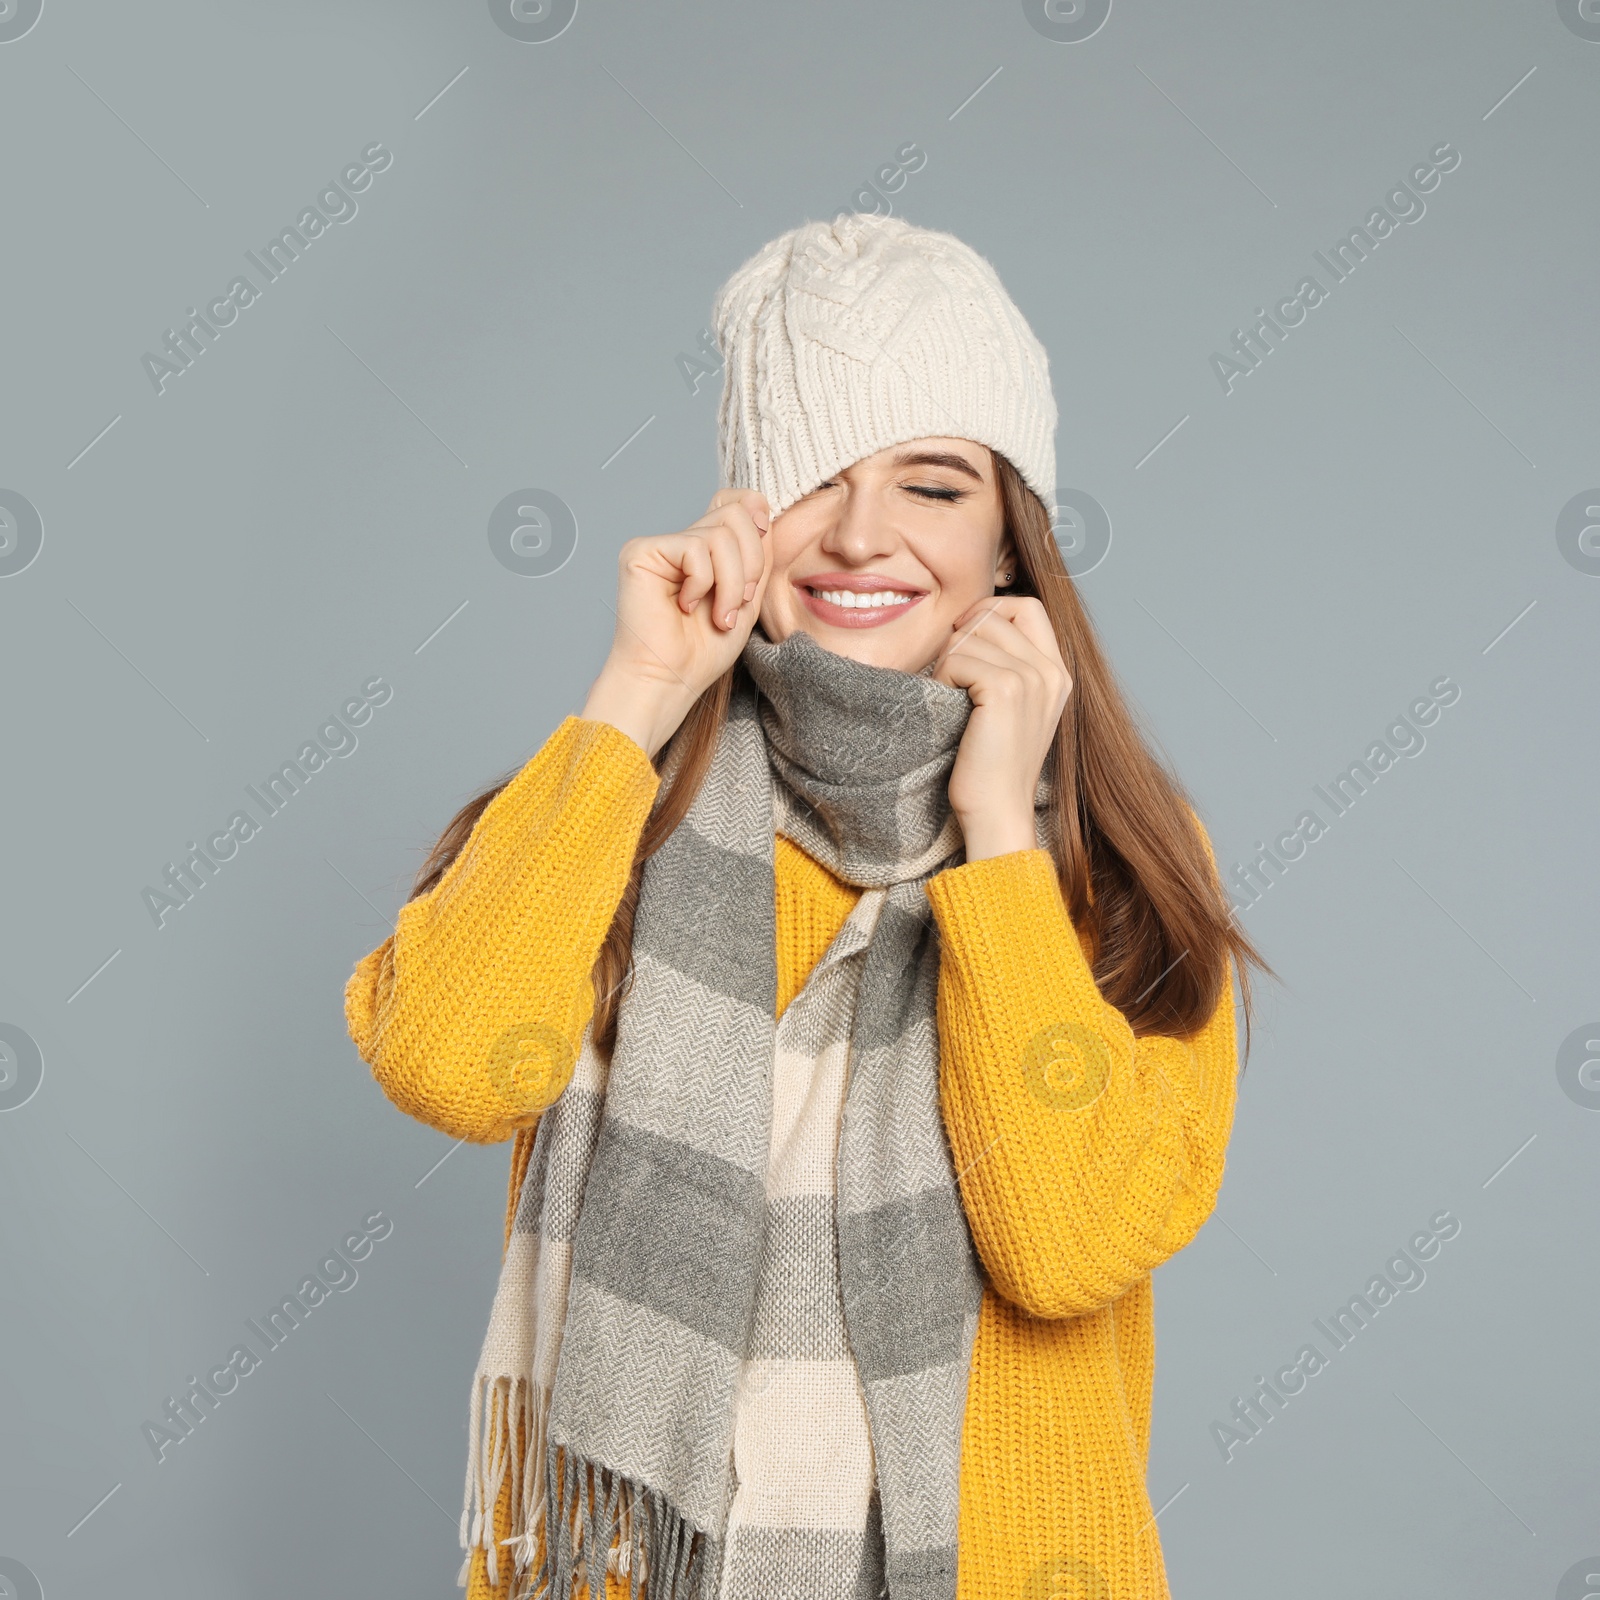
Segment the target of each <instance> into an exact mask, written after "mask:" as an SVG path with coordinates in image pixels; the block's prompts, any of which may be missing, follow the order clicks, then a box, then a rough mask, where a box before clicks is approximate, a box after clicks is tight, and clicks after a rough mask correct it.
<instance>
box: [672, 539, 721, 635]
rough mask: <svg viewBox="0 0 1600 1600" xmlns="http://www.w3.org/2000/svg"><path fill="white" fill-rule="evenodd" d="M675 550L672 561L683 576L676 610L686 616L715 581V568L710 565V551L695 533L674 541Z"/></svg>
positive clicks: (703, 540)
mask: <svg viewBox="0 0 1600 1600" xmlns="http://www.w3.org/2000/svg"><path fill="white" fill-rule="evenodd" d="M673 544H674V545H675V546H676V548H675V549H674V550H673V552H672V559H673V560H674V561H675V562H676V564H677V567H678V570H679V571H680V572H681V573H682V574H683V582H682V583H681V584H679V586H678V609H679V610H680V611H682V612H684V613H685V614H686V615H687V614H688V613H690V612H692V611H693V610H694V608H695V607H696V606H697V605H699V604H700V602H701V601H702V600H703V599H704V598H705V597H706V595H707V593H709V591H710V589H711V586H712V585H713V584H714V583H715V582H716V581H717V574H716V568H715V567H714V566H713V565H712V563H711V551H710V550H709V549H708V548H707V546H706V541H705V539H704V538H703V537H701V535H699V534H697V533H685V534H683V535H681V536H680V538H679V539H677V540H674V541H673Z"/></svg>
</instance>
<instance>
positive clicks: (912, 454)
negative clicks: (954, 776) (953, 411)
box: [760, 438, 1013, 672]
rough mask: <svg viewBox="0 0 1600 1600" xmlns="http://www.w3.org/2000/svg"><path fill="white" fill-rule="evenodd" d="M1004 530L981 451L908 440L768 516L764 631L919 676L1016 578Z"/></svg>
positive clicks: (990, 460) (990, 462)
mask: <svg viewBox="0 0 1600 1600" xmlns="http://www.w3.org/2000/svg"><path fill="white" fill-rule="evenodd" d="M1004 522H1005V518H1004V510H1003V506H1002V502H1001V496H1000V485H999V482H998V481H997V479H996V476H995V467H994V457H993V455H992V454H991V453H990V451H989V449H988V447H987V446H985V445H981V444H974V443H973V442H972V440H970V439H944V438H936V439H913V440H910V441H909V442H908V443H906V444H897V445H892V446H890V448H889V449H887V450H880V451H879V452H878V453H877V454H876V455H871V456H866V457H864V458H863V459H862V460H860V461H857V462H856V463H855V464H854V465H853V466H849V467H846V468H845V469H844V470H843V471H842V472H840V473H839V474H838V475H837V476H835V477H832V478H829V479H828V480H827V481H826V482H825V483H822V484H819V485H818V486H817V487H816V488H815V489H813V490H812V491H811V493H810V494H808V495H806V496H805V497H804V498H803V499H801V500H797V501H796V502H795V503H794V504H793V505H792V506H790V507H789V508H788V510H786V511H785V512H783V513H782V514H781V515H780V516H778V517H775V518H774V519H773V522H772V527H771V530H770V532H769V533H768V535H767V537H768V540H769V541H770V543H771V547H772V573H771V577H770V578H769V580H768V583H767V589H766V593H765V595H764V596H763V599H762V604H761V619H760V620H761V627H762V630H763V631H764V632H765V633H766V635H767V637H768V638H769V639H771V640H772V641H773V643H775V644H776V643H777V642H779V641H780V640H782V639H786V638H787V637H788V636H789V635H790V634H791V633H793V632H795V631H796V630H797V629H799V630H801V631H803V632H805V633H809V634H810V635H811V636H812V637H813V638H814V639H815V640H816V641H817V643H818V644H820V645H822V646H823V647H824V648H825V649H828V650H832V651H833V652H834V653H835V654H836V655H841V656H849V657H851V658H852V659H853V660H856V661H864V662H867V663H868V664H869V665H871V666H878V667H894V668H897V669H898V670H899V671H901V672H920V671H921V670H922V669H923V668H924V667H925V666H927V665H928V663H929V662H931V661H932V660H934V659H935V657H937V655H938V654H939V652H940V650H941V649H942V648H943V647H944V644H945V642H946V640H948V639H949V637H950V632H951V628H952V626H953V625H954V623H955V619H956V618H957V617H959V616H960V615H961V613H962V612H963V611H965V610H966V609H967V608H968V607H969V606H970V605H972V604H973V602H974V601H977V600H982V599H984V598H985V597H986V596H988V595H990V594H993V593H994V589H995V585H996V583H997V581H998V579H999V576H1000V574H1001V573H1003V572H1006V571H1010V570H1013V565H1012V559H1011V548H1010V541H1009V540H1008V539H1006V538H1005V537H1004V531H1005V530H1004ZM879 596H883V597H885V599H884V601H883V603H874V602H875V601H876V599H877V597H879Z"/></svg>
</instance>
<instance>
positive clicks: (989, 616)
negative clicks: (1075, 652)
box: [950, 597, 1066, 673]
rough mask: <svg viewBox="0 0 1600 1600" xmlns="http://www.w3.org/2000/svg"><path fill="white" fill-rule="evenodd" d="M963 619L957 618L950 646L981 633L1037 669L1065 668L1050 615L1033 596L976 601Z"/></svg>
mask: <svg viewBox="0 0 1600 1600" xmlns="http://www.w3.org/2000/svg"><path fill="white" fill-rule="evenodd" d="M963 616H964V617H965V618H966V619H967V620H966V621H965V622H962V621H961V620H960V619H957V623H956V630H955V633H954V635H953V636H952V639H951V644H950V648H959V647H960V641H963V640H965V639H968V638H973V637H977V636H979V635H980V634H981V635H982V636H983V637H986V638H989V639H994V640H997V641H1000V642H1002V643H1003V644H1004V645H1005V646H1006V648H1007V649H1009V650H1011V651H1013V652H1014V653H1016V654H1017V655H1019V656H1021V657H1023V658H1024V659H1025V660H1028V661H1030V662H1032V663H1033V664H1034V665H1035V666H1037V667H1039V668H1040V669H1041V670H1044V671H1049V670H1050V669H1051V668H1052V667H1054V668H1055V669H1057V670H1059V671H1061V672H1063V673H1064V672H1065V671H1066V662H1065V661H1063V660H1062V658H1061V647H1060V645H1059V644H1058V643H1057V642H1056V636H1055V630H1054V629H1053V628H1052V627H1051V626H1050V618H1049V616H1048V615H1047V614H1046V613H1045V609H1044V607H1043V606H1042V605H1040V604H1039V602H1038V601H1037V600H1033V599H1029V598H1023V597H1017V598H1014V599H1007V600H1001V601H989V602H980V603H979V604H978V605H977V606H974V607H972V608H970V610H969V611H968V612H964V613H963Z"/></svg>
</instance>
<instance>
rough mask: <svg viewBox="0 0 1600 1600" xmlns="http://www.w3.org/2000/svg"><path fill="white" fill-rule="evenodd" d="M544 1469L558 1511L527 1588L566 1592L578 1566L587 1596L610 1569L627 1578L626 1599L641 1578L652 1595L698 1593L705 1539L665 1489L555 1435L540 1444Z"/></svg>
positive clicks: (551, 1595) (671, 1597)
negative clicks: (582, 1453) (577, 1452)
mask: <svg viewBox="0 0 1600 1600" xmlns="http://www.w3.org/2000/svg"><path fill="white" fill-rule="evenodd" d="M544 1473H545V1491H546V1498H547V1501H548V1503H549V1504H552V1505H558V1506H559V1507H560V1511H559V1514H558V1516H557V1518H556V1521H555V1524H554V1527H553V1529H551V1532H552V1537H551V1538H549V1539H548V1540H547V1542H546V1543H545V1546H544V1562H543V1564H542V1565H541V1566H540V1568H539V1570H538V1571H537V1572H536V1573H535V1574H534V1575H533V1587H532V1589H531V1591H530V1593H531V1594H532V1595H533V1596H535V1597H538V1600H558V1597H559V1600H566V1597H567V1596H569V1595H570V1594H571V1592H572V1580H573V1578H574V1577H575V1576H576V1575H577V1573H578V1572H579V1571H580V1570H581V1571H582V1572H583V1574H584V1579H585V1582H586V1583H587V1584H588V1588H589V1594H590V1596H591V1597H592V1600H602V1597H603V1596H604V1594H605V1574H606V1572H607V1571H608V1570H609V1571H612V1572H615V1573H616V1574H617V1575H618V1576H619V1577H626V1578H627V1580H628V1600H639V1595H640V1585H641V1584H642V1583H646V1582H648V1584H649V1597H650V1600H698V1597H699V1596H700V1595H701V1592H702V1590H703V1588H704V1585H705V1577H706V1560H705V1539H704V1537H703V1536H702V1535H700V1534H699V1532H698V1530H696V1529H695V1528H694V1527H692V1526H691V1525H690V1524H689V1523H688V1522H687V1521H686V1520H685V1519H684V1517H683V1516H682V1515H681V1514H680V1513H679V1512H678V1511H676V1510H675V1509H674V1508H673V1506H672V1505H671V1504H669V1502H668V1501H667V1500H666V1499H665V1498H664V1497H663V1496H661V1495H659V1494H657V1493H656V1492H655V1491H654V1490H652V1489H650V1488H649V1487H648V1486H647V1485H645V1484H642V1483H640V1482H638V1481H637V1480H636V1479H633V1478H628V1477H625V1476H623V1474H621V1473H619V1472H616V1471H614V1470H613V1469H611V1468H610V1467H606V1466H603V1465H602V1464H600V1463H599V1462H596V1461H589V1460H584V1459H582V1458H577V1457H569V1456H568V1455H567V1453H566V1451H565V1450H563V1448H562V1447H561V1446H560V1445H558V1444H554V1443H547V1444H546V1446H545V1453H544ZM547 1526H548V1524H547ZM613 1544H616V1545H617V1546H618V1548H617V1549H616V1550H613V1549H612V1546H613Z"/></svg>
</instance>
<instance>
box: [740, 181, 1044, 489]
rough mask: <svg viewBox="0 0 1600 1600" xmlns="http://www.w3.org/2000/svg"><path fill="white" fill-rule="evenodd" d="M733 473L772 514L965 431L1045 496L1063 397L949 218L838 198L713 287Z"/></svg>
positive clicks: (1027, 332) (1022, 324)
mask: <svg viewBox="0 0 1600 1600" xmlns="http://www.w3.org/2000/svg"><path fill="white" fill-rule="evenodd" d="M711 321H712V327H713V329H714V330H715V333H716V337H717V345H718V348H719V349H720V351H721V353H722V358H723V364H724V365H723V379H722V404H721V408H720V411H719V413H718V425H719V437H718V441H717V453H718V458H719V463H720V466H721V470H722V482H723V485H724V486H732V487H737V488H741V489H746V488H755V489H759V490H760V491H761V492H762V493H763V494H764V495H765V496H766V497H767V501H768V503H769V504H770V505H771V507H772V514H773V515H774V516H777V515H778V513H779V512H781V511H783V510H785V509H787V508H788V507H789V506H791V505H793V504H794V502H795V501H796V500H798V499H799V498H800V497H801V496H802V495H805V494H809V493H810V492H811V491H812V490H813V489H815V488H816V486H817V485H818V484H819V483H822V482H824V481H825V480H826V479H828V478H831V477H832V476H833V475H834V474H835V473H836V472H839V471H841V470H842V469H843V468H845V467H848V466H850V465H852V464H853V463H855V462H857V461H860V460H861V459H862V458H863V457H864V456H870V455H872V454H874V453H875V452H877V451H879V450H884V449H887V448H888V447H889V446H890V445H895V444H902V443H904V442H905V441H906V440H907V439H919V438H924V437H929V436H940V435H942V436H944V437H946V438H955V439H971V440H973V441H974V442H976V443H978V444H984V445H988V446H989V447H990V448H991V449H993V450H998V451H999V452H1000V453H1001V454H1002V455H1004V456H1006V457H1007V458H1008V459H1009V460H1010V462H1011V464H1012V465H1013V466H1014V467H1015V468H1016V469H1017V471H1018V472H1020V473H1021V474H1022V477H1023V479H1024V481H1025V482H1026V483H1027V484H1028V486H1029V488H1031V489H1032V490H1033V491H1034V493H1035V494H1037V495H1038V496H1039V498H1040V499H1041V500H1042V501H1044V503H1045V505H1046V506H1049V505H1050V504H1051V502H1052V499H1053V497H1054V495H1055V487H1056V459H1055V432H1056V403H1055V398H1054V396H1053V395H1052V394H1051V392H1050V368H1049V361H1048V358H1047V357H1046V355H1045V351H1044V346H1043V345H1041V344H1040V343H1039V341H1038V340H1037V339H1036V338H1035V337H1034V335H1033V332H1032V330H1031V329H1030V328H1029V327H1028V324H1027V322H1026V321H1024V319H1023V316H1022V313H1021V312H1020V311H1018V310H1017V308H1016V306H1015V305H1013V304H1012V302H1011V299H1010V297H1009V296H1008V295H1007V294H1006V291H1005V289H1004V288H1003V287H1002V285H1001V283H1000V279H999V276H998V274H997V273H996V272H995V270H994V268H993V267H992V266H990V265H989V263H988V262H987V261H985V260H984V258H983V257H982V256H980V255H979V254H978V253H977V252H976V251H975V250H973V249H972V248H971V247H970V246H968V245H965V244H963V243H962V242H961V241H960V240H959V239H957V238H955V237H954V236H953V235H951V234H948V233H937V232H935V231H933V230H932V229H930V228H918V227H915V226H913V225H912V224H911V223H909V222H906V221H904V220H902V219H901V218H899V217H879V216H873V215H871V214H869V213H864V212H841V213H840V214H839V215H838V216H836V217H835V218H834V220H833V221H832V222H807V223H804V224H802V226H800V227H798V228H795V229H792V230H791V231H790V232H788V233H786V234H784V235H782V237H781V238H777V239H774V240H773V241H772V243H771V244H768V245H766V246H764V247H763V248H762V249H761V250H759V251H757V253H756V254H755V255H753V256H752V257H751V258H750V259H749V260H748V261H747V262H745V264H744V265H743V266H742V267H740V268H739V270H738V271H737V272H735V273H734V274H733V276H732V277H730V278H729V279H728V281H727V282H726V283H725V284H723V286H722V287H721V288H720V289H719V290H718V291H717V294H716V298H715V300H714V301H713V303H712V308H711Z"/></svg>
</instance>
